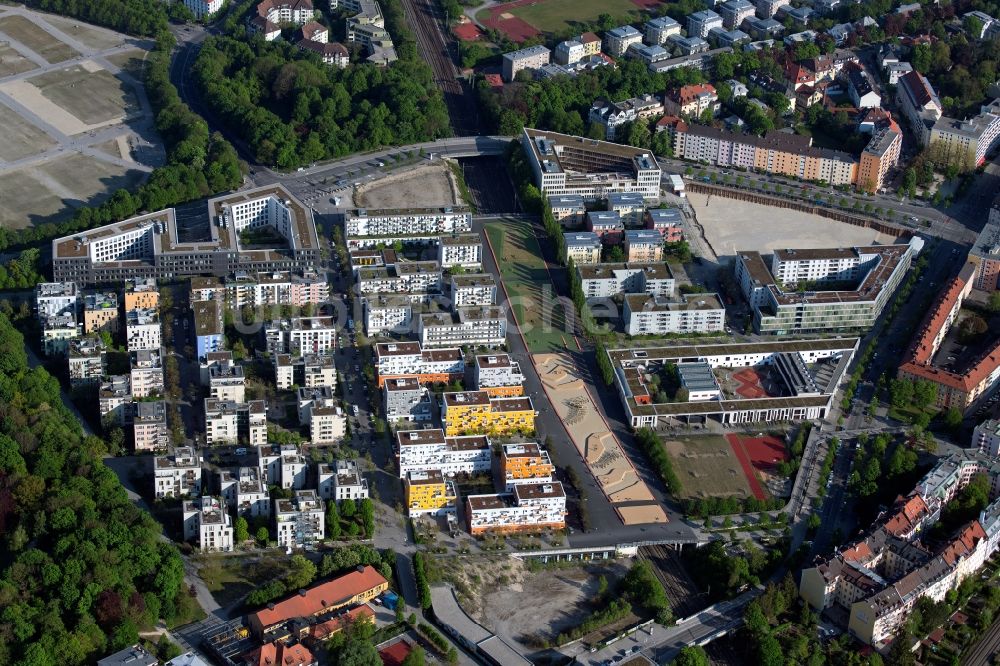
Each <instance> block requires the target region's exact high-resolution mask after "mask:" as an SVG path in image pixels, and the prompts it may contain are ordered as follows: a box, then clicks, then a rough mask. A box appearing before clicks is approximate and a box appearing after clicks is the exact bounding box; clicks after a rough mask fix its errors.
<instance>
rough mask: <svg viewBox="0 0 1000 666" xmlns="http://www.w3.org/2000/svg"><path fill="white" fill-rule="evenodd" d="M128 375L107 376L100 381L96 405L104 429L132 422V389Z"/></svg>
mask: <svg viewBox="0 0 1000 666" xmlns="http://www.w3.org/2000/svg"><path fill="white" fill-rule="evenodd" d="M129 384H130V382H129V376H128V375H109V376H106V377H104V378H103V379H102V380H101V385H100V388H99V389H98V391H97V405H98V410H99V411H100V413H101V423H103V424H104V427H105V428H107V427H110V426H114V425H119V426H123V425H126V424H128V423H130V422H131V421H132V389H131V387H130V386H129Z"/></svg>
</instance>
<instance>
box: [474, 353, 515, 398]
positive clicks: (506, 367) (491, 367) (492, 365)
mask: <svg viewBox="0 0 1000 666" xmlns="http://www.w3.org/2000/svg"><path fill="white" fill-rule="evenodd" d="M474 373H475V374H474V380H473V381H474V385H475V390H477V391H481V390H483V389H488V388H497V387H501V386H521V385H522V384H524V375H523V374H522V373H521V365H520V364H519V363H518V362H517V361H515V360H513V359H512V358H511V357H510V355H509V354H478V355H477V356H476V365H475V369H474Z"/></svg>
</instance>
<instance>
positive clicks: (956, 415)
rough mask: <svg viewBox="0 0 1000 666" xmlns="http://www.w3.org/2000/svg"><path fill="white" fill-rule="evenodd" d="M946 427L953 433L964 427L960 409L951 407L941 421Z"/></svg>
mask: <svg viewBox="0 0 1000 666" xmlns="http://www.w3.org/2000/svg"><path fill="white" fill-rule="evenodd" d="M941 420H942V421H944V425H945V426H946V427H947V428H948V429H949V430H951V431H952V432H955V431H957V430H958V429H959V428H961V427H962V412H961V410H960V409H958V407H951V408H949V409H948V411H946V412H945V413H944V416H943V417H942V419H941Z"/></svg>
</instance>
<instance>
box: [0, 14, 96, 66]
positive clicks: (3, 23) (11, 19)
mask: <svg viewBox="0 0 1000 666" xmlns="http://www.w3.org/2000/svg"><path fill="white" fill-rule="evenodd" d="M0 31H2V32H5V33H7V34H8V35H11V36H12V37H13V38H14V39H16V40H17V41H19V42H21V43H22V44H24V45H25V46H27V47H28V48H29V49H31V50H32V51H34V52H35V53H37V54H38V55H40V56H42V57H43V58H45V60H46V62H50V63H57V62H62V61H64V60H69V59H70V58H75V57H77V56H78V55H80V54H79V53H77V52H76V50H75V49H73V48H72V47H70V46H68V45H66V44H63V43H62V42H60V41H59V40H58V39H56V38H54V37H53V36H52V35H50V34H49V33H47V32H45V31H44V30H43V29H42V28H39V27H38V26H37V25H35V24H34V23H32V22H31V21H29V20H28V19H26V18H24V17H23V16H5V17H3V18H2V19H0Z"/></svg>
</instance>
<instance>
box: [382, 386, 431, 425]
mask: <svg viewBox="0 0 1000 666" xmlns="http://www.w3.org/2000/svg"><path fill="white" fill-rule="evenodd" d="M382 397H383V399H384V400H383V405H384V407H385V420H386V421H388V422H390V423H394V422H396V421H416V422H420V421H430V420H431V419H432V418H433V414H432V411H433V410H432V405H433V401H432V399H431V396H430V392H429V391H428V390H427V387H425V386H423V385H422V384H421V383H420V382H419V381H418V380H417V378H416V377H392V378H390V379H387V380H386V381H385V382H384V383H383V384H382Z"/></svg>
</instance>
